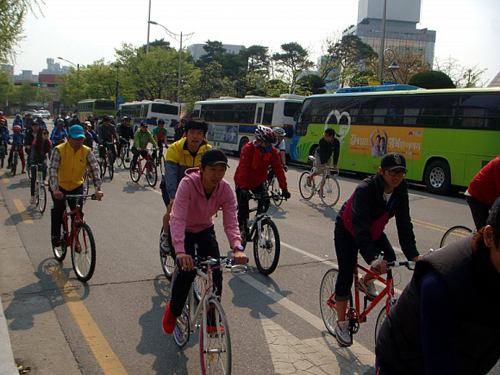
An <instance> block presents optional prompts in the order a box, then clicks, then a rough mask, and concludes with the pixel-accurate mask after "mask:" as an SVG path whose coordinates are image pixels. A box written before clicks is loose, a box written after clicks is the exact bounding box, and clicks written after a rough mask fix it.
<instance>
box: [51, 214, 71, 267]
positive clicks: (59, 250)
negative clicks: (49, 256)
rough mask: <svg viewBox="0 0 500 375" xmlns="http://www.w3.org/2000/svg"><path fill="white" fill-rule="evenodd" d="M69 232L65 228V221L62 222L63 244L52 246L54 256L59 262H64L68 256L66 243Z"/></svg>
mask: <svg viewBox="0 0 500 375" xmlns="http://www.w3.org/2000/svg"><path fill="white" fill-rule="evenodd" d="M66 237H67V232H66V231H65V230H64V223H61V245H60V246H58V247H55V246H52V252H53V253H54V258H56V260H57V261H58V262H62V261H63V260H64V258H66V254H67V250H68V246H67V243H66Z"/></svg>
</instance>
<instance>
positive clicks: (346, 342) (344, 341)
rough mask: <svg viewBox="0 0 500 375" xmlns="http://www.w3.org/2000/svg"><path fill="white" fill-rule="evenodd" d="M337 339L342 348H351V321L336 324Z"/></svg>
mask: <svg viewBox="0 0 500 375" xmlns="http://www.w3.org/2000/svg"><path fill="white" fill-rule="evenodd" d="M335 338H336V339H337V342H338V343H339V345H340V346H344V347H346V346H351V345H352V337H351V333H350V332H349V321H348V320H344V321H338V320H337V321H336V322H335Z"/></svg>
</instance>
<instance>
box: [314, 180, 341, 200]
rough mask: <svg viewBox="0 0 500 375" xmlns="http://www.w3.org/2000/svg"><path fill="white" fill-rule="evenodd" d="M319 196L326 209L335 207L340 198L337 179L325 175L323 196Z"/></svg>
mask: <svg viewBox="0 0 500 375" xmlns="http://www.w3.org/2000/svg"><path fill="white" fill-rule="evenodd" d="M319 196H320V197H321V201H322V202H323V204H324V205H325V206H326V207H330V208H331V207H333V206H335V205H336V204H337V202H338V201H339V198H340V185H339V183H338V181H337V179H336V178H333V177H332V176H330V175H327V176H326V177H325V184H324V185H323V194H321V193H320V195H319Z"/></svg>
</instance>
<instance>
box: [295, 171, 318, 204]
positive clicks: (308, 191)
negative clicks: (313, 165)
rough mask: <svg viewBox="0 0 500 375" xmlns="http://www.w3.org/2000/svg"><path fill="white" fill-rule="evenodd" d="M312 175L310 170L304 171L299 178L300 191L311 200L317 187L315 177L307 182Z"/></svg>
mask: <svg viewBox="0 0 500 375" xmlns="http://www.w3.org/2000/svg"><path fill="white" fill-rule="evenodd" d="M309 176H310V173H309V172H304V173H302V174H301V175H300V180H299V192H300V195H301V196H302V198H304V199H306V200H309V199H311V198H312V196H313V195H314V190H315V189H316V185H315V181H314V178H313V179H312V181H311V183H310V184H308V183H307V178H308V177H309Z"/></svg>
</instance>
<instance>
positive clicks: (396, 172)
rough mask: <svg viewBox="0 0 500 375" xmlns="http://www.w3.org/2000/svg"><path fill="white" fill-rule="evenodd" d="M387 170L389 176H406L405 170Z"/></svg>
mask: <svg viewBox="0 0 500 375" xmlns="http://www.w3.org/2000/svg"><path fill="white" fill-rule="evenodd" d="M387 172H389V176H391V177H396V176H398V177H404V176H406V172H405V171H387Z"/></svg>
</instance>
